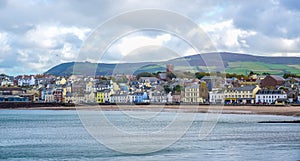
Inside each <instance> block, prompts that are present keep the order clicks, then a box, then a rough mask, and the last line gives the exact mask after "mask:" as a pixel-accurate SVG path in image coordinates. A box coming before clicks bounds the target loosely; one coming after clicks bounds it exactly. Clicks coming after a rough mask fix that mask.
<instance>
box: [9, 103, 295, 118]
mask: <svg viewBox="0 0 300 161" xmlns="http://www.w3.org/2000/svg"><path fill="white" fill-rule="evenodd" d="M14 109H18V110H104V111H118V110H126V111H136V110H138V111H155V112H157V111H162V112H164V111H169V112H199V113H206V112H211V113H223V114H261V115H284V116H297V117H300V106H208V105H207V106H204V105H202V106H201V105H200V106H198V105H179V106H166V105H97V106H84V105H80V106H75V107H30V108H14Z"/></svg>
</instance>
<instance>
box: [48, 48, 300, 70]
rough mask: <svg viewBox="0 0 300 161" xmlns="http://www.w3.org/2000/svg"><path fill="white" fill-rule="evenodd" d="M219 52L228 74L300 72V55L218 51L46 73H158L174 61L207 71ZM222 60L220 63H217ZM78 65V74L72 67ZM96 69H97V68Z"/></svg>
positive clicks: (67, 66)
mask: <svg viewBox="0 0 300 161" xmlns="http://www.w3.org/2000/svg"><path fill="white" fill-rule="evenodd" d="M216 54H219V55H220V57H221V59H222V60H223V64H224V67H225V71H226V72H227V73H236V74H247V73H249V72H250V71H254V72H257V73H270V74H281V75H282V74H284V73H294V74H300V57H280V56H277V57H267V56H255V55H250V54H240V53H230V52H219V53H205V54H196V55H191V56H185V57H179V58H175V59H171V60H168V61H161V62H140V63H120V64H109V63H107V64H106V63H100V64H97V63H90V62H69V63H63V64H59V65H57V66H55V67H53V68H51V69H49V70H48V71H46V72H45V74H52V75H57V76H68V75H71V74H83V75H111V74H137V73H140V72H152V73H154V72H158V71H164V70H165V64H174V65H175V70H179V71H190V70H193V71H207V69H208V68H214V66H210V67H207V66H206V64H205V61H204V60H208V59H209V60H211V58H214V57H215V56H216ZM216 63H220V62H216ZM74 66H76V69H80V70H77V71H76V72H77V73H74V71H73V68H74ZM93 69H97V70H96V71H95V70H93Z"/></svg>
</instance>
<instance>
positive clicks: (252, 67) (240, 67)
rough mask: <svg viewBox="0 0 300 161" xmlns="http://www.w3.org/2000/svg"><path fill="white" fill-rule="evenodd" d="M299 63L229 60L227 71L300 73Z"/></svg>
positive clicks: (239, 72) (243, 72) (241, 72)
mask: <svg viewBox="0 0 300 161" xmlns="http://www.w3.org/2000/svg"><path fill="white" fill-rule="evenodd" d="M299 68H300V66H299V65H283V64H267V63H261V62H229V63H228V67H226V72H228V73H236V74H248V73H249V72H250V71H253V72H256V73H260V74H261V73H264V72H266V73H270V74H280V75H282V74H284V73H286V72H290V73H293V74H300V70H299Z"/></svg>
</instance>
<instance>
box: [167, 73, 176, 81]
mask: <svg viewBox="0 0 300 161" xmlns="http://www.w3.org/2000/svg"><path fill="white" fill-rule="evenodd" d="M167 78H168V79H169V80H172V79H173V78H176V75H175V74H174V73H168V74H167Z"/></svg>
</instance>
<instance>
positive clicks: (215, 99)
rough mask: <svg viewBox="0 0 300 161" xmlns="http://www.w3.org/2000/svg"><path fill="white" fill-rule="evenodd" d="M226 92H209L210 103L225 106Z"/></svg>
mask: <svg viewBox="0 0 300 161" xmlns="http://www.w3.org/2000/svg"><path fill="white" fill-rule="evenodd" d="M224 97H225V94H224V91H223V90H214V91H211V92H209V103H211V104H217V103H221V104H224Z"/></svg>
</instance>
